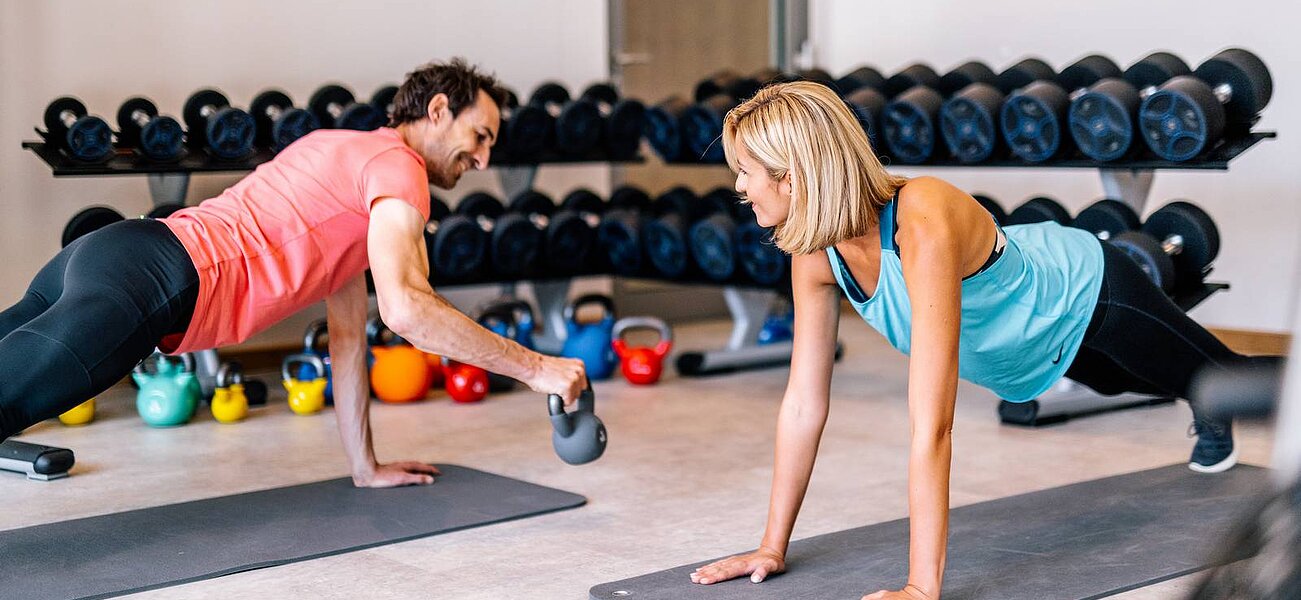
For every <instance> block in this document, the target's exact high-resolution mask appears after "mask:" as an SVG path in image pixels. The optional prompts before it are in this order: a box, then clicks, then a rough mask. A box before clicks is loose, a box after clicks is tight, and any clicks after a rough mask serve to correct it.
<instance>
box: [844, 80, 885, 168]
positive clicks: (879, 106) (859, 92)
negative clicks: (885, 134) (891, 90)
mask: <svg viewBox="0 0 1301 600" xmlns="http://www.w3.org/2000/svg"><path fill="white" fill-rule="evenodd" d="M844 99H845V104H847V105H849V110H850V111H851V112H853V113H854V117H855V118H857V119H858V124H859V125H862V126H863V133H866V134H867V141H868V143H870V144H871V145H872V149H873V150H874V151H877V152H878V153H879V152H880V151H879V150H877V148H878V147H879V146H880V145H881V143H882V142H884V140H883V139H881V113H882V112H883V111H885V105H886V99H885V95H883V94H882V93H881V92H880V91H878V90H877V89H876V88H875V87H872V86H870V85H864V86H860V87H859V88H858V89H856V90H854V91H852V92H850V93H848V94H845V96H844Z"/></svg>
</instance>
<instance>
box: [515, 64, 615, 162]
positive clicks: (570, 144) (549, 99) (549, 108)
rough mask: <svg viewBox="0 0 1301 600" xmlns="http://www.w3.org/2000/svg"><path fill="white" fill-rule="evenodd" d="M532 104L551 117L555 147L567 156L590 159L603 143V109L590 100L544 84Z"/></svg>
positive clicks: (530, 102) (535, 93) (531, 101)
mask: <svg viewBox="0 0 1301 600" xmlns="http://www.w3.org/2000/svg"><path fill="white" fill-rule="evenodd" d="M529 105H531V106H536V107H538V108H541V109H542V110H544V111H545V112H546V114H547V115H548V116H549V117H550V123H551V129H552V137H551V138H550V139H551V140H552V142H553V143H552V144H550V145H551V146H553V147H554V148H555V149H556V151H557V152H559V153H561V154H564V155H567V156H586V155H588V154H590V153H592V152H593V151H594V150H596V148H597V147H598V146H599V145H600V144H601V110H600V109H599V108H597V106H596V104H593V103H592V102H589V101H587V100H582V99H579V100H571V99H570V97H569V90H567V89H565V87H564V86H562V85H560V84H558V83H555V82H548V83H544V84H542V85H540V86H538V88H537V89H536V90H533V94H532V95H530V96H529Z"/></svg>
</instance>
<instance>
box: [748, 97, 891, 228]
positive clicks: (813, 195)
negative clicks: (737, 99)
mask: <svg viewBox="0 0 1301 600" xmlns="http://www.w3.org/2000/svg"><path fill="white" fill-rule="evenodd" d="M738 143H739V144H741V145H742V146H744V147H745V149H746V151H747V152H748V153H749V154H750V156H753V157H754V159H755V160H757V161H759V164H760V165H762V166H763V168H764V170H765V171H767V172H768V176H769V177H772V178H773V179H778V180H779V179H781V178H783V177H785V176H786V175H787V174H788V173H789V174H790V175H791V204H790V213H789V214H787V216H786V221H785V222H784V223H782V224H780V225H778V226H777V227H775V228H774V230H773V239H774V240H775V241H776V243H777V246H778V247H779V248H781V249H782V250H784V251H786V252H787V253H790V254H811V253H813V252H817V251H820V250H823V249H825V248H827V247H828V246H832V245H835V244H837V243H839V242H842V241H844V240H847V239H851V238H855V237H859V236H862V235H865V234H867V232H869V231H871V229H872V228H873V227H874V226H876V224H877V221H878V220H879V215H880V211H881V208H882V207H884V206H885V205H886V204H887V203H888V202H889V201H890V199H891V198H892V197H894V194H895V192H896V191H897V190H898V189H899V188H900V187H901V186H903V184H904V183H905V182H906V181H907V179H906V178H904V177H899V176H896V175H891V174H890V173H889V172H887V171H886V170H885V167H883V166H882V165H881V161H880V160H878V159H877V158H876V153H875V152H873V151H872V146H871V144H869V143H868V141H867V134H865V133H864V132H863V128H862V125H860V124H859V121H858V119H857V118H855V117H854V114H853V113H852V112H850V109H849V106H848V105H847V104H845V102H844V100H841V99H840V97H839V96H837V95H836V93H835V92H833V91H831V88H828V87H827V86H825V85H822V84H818V83H812V82H807V81H799V82H795V83H780V84H775V85H771V86H768V87H766V88H763V89H762V90H759V93H757V94H755V95H754V97H753V98H751V99H749V100H746V101H745V102H742V103H741V104H740V105H738V106H737V107H736V108H733V109H732V110H731V111H730V112H728V113H727V117H726V118H724V120H723V150H724V152H725V153H726V155H727V164H728V165H730V166H731V167H732V170H737V168H738V167H737V163H736V150H737V147H738V146H737V144H738Z"/></svg>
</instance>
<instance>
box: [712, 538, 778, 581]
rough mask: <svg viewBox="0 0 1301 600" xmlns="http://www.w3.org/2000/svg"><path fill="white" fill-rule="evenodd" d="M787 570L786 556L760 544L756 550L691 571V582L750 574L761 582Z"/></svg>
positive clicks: (751, 577)
mask: <svg viewBox="0 0 1301 600" xmlns="http://www.w3.org/2000/svg"><path fill="white" fill-rule="evenodd" d="M785 570H786V557H784V556H782V554H781V553H780V552H777V551H776V550H771V549H769V548H764V547H762V546H760V547H759V549H758V550H755V551H754V552H750V553H747V554H739V555H737V556H733V557H730V558H724V559H723V560H720V561H716V562H712V563H709V564H707V565H705V566H703V567H700V568H698V569H696V570H695V571H694V572H692V573H691V582H692V583H700V584H704V585H709V584H711V583H718V582H720V581H727V580H728V579H735V578H737V577H740V576H742V575H749V576H750V581H751V582H753V583H759V582H761V581H763V580H764V578H765V577H767V576H768V575H770V574H772V573H781V572H782V571H785Z"/></svg>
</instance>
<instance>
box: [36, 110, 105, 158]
mask: <svg viewBox="0 0 1301 600" xmlns="http://www.w3.org/2000/svg"><path fill="white" fill-rule="evenodd" d="M44 122H45V130H46V132H47V134H48V137H47V138H46V139H47V140H48V141H50V142H52V143H54V145H55V146H57V147H58V148H61V149H63V151H64V152H67V153H68V156H71V157H72V158H74V159H76V160H80V161H85V162H98V161H101V160H105V159H107V158H108V157H110V156H112V155H113V131H112V130H111V129H109V127H108V123H105V122H104V119H101V118H99V117H94V116H90V114H89V113H87V112H86V105H85V104H82V103H81V101H80V100H78V99H76V98H73V97H71V96H64V97H62V98H58V99H56V100H55V101H54V102H51V103H50V105H49V106H47V107H45V119H44Z"/></svg>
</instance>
